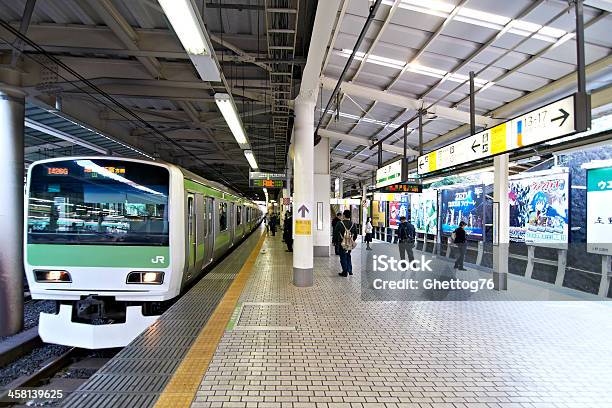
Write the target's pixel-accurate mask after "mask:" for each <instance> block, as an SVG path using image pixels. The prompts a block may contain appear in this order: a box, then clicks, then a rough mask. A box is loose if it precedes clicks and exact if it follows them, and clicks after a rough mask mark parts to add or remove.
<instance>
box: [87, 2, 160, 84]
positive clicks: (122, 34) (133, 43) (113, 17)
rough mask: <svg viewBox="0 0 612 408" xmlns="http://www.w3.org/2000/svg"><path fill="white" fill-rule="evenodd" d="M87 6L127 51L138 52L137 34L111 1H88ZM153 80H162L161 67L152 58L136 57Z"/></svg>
mask: <svg viewBox="0 0 612 408" xmlns="http://www.w3.org/2000/svg"><path fill="white" fill-rule="evenodd" d="M88 3H89V5H90V6H91V7H92V8H93V9H94V10H95V11H96V12H97V13H98V14H99V15H100V17H101V18H102V20H103V21H104V23H105V24H106V25H107V26H108V27H109V28H110V29H111V30H112V31H113V33H115V35H116V36H117V38H119V40H121V42H122V43H123V45H124V46H125V47H126V48H127V49H129V50H134V51H136V50H138V41H139V38H138V34H137V33H136V31H134V29H133V28H132V26H131V25H130V24H129V23H128V22H127V20H126V19H125V18H124V17H123V16H122V15H121V13H120V12H119V10H117V9H116V8H115V6H114V5H113V3H112V2H111V0H88ZM136 59H137V60H138V61H139V62H140V63H141V64H142V65H143V66H144V67H145V68H146V70H147V71H148V72H149V74H150V75H151V76H152V77H153V78H162V77H163V75H162V72H161V65H160V63H159V61H158V60H157V59H156V58H154V57H136Z"/></svg>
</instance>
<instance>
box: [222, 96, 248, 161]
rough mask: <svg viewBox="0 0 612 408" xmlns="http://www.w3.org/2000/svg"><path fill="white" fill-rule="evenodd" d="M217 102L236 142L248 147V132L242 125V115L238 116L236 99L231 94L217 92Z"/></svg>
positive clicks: (245, 147)
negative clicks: (246, 132)
mask: <svg viewBox="0 0 612 408" xmlns="http://www.w3.org/2000/svg"><path fill="white" fill-rule="evenodd" d="M215 102H216V103H217V107H218V108H219V110H220V111H221V114H222V115H223V118H224V119H225V121H226V122H227V125H228V126H229V128H230V130H231V131H232V134H233V135H234V138H235V139H236V142H238V144H239V145H240V147H241V148H243V149H248V148H249V147H250V146H249V142H248V140H247V137H246V134H245V132H244V128H243V127H242V121H241V120H240V116H238V110H237V109H236V105H234V100H233V99H232V97H231V95H229V94H226V93H216V94H215Z"/></svg>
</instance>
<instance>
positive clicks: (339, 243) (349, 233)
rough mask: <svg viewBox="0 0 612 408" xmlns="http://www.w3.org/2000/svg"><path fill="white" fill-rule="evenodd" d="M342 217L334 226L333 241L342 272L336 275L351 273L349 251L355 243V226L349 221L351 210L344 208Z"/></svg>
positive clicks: (353, 247) (351, 266) (344, 275)
mask: <svg viewBox="0 0 612 408" xmlns="http://www.w3.org/2000/svg"><path fill="white" fill-rule="evenodd" d="M343 215H344V218H343V219H342V220H341V221H339V222H338V223H337V224H336V226H335V227H334V234H333V237H334V242H335V244H336V249H337V250H338V254H339V255H340V266H341V267H342V272H341V273H339V274H338V275H340V276H343V277H346V276H348V275H352V274H353V264H352V262H351V251H352V250H353V249H355V246H356V245H357V244H356V243H355V240H356V239H357V226H356V225H355V224H353V223H352V222H351V210H344V214H343Z"/></svg>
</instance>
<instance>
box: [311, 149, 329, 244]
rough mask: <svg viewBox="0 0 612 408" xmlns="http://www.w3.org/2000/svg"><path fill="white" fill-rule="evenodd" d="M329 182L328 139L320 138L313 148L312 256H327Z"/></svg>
mask: <svg viewBox="0 0 612 408" xmlns="http://www.w3.org/2000/svg"><path fill="white" fill-rule="evenodd" d="M330 183H331V178H330V175H329V139H327V138H322V139H321V141H320V142H319V144H317V145H316V146H315V150H314V198H315V200H314V201H315V202H314V209H315V213H314V220H313V221H314V223H313V228H314V231H313V232H314V256H329V247H330V241H329V237H330V235H331V225H330V220H331V216H330V210H331V207H330V205H331V204H330V202H329V184H330ZM319 221H321V222H319Z"/></svg>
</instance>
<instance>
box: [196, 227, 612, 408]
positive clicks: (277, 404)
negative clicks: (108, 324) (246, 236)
mask: <svg viewBox="0 0 612 408" xmlns="http://www.w3.org/2000/svg"><path fill="white" fill-rule="evenodd" d="M359 256H360V251H355V253H354V255H353V265H354V272H355V276H353V277H350V278H342V277H339V276H338V275H337V273H338V272H339V265H338V258H337V257H335V256H333V255H332V256H331V257H330V258H315V259H316V261H315V270H316V272H315V285H314V286H313V287H311V288H296V287H294V286H293V285H292V284H291V274H292V268H291V256H290V254H288V253H286V252H284V246H283V245H282V243H281V241H280V237H268V238H267V239H266V243H265V244H264V247H263V248H262V251H261V254H260V255H259V257H258V259H257V262H256V264H255V267H254V270H253V273H252V275H251V278H250V280H249V282H248V284H247V286H246V288H245V290H244V291H243V293H242V296H241V299H240V302H241V304H239V306H238V310H237V313H236V316H237V318H236V321H234V322H233V328H231V329H229V330H228V331H226V333H225V335H224V337H223V339H222V341H221V343H220V344H219V347H218V348H217V351H216V353H215V356H214V358H213V361H212V362H211V364H210V366H209V369H208V371H207V373H206V375H205V376H204V378H203V380H202V383H201V387H200V390H199V391H198V393H197V396H196V398H195V400H194V402H193V403H192V406H193V407H233V408H242V407H245V408H246V407H255V408H284V407H289V408H307V407H313V408H320V407H322V408H344V407H346V408H349V407H350V408H353V407H358V408H368V407H394V408H400V407H430V408H434V407H435V408H442V407H449V408H456V407H457V408H458V407H470V408H476V407H521V408H522V407H530V408H533V407H572V408H573V407H596V408H601V407H612V392H611V391H612V386H611V384H612V347H611V346H612V309H611V308H610V307H609V306H607V305H605V306H604V305H601V304H597V303H593V302H514V301H505V302H494V301H486V302H481V301H466V302H463V301H458V302H447V301H444V302H427V301H423V302H401V301H400V302H383V301H362V300H361V296H360V293H361V288H360V277H359V274H360V271H359V269H360V262H359V258H358V257H359ZM238 312H239V313H240V314H239V316H238ZM230 327H231V326H230Z"/></svg>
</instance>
